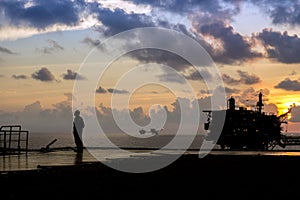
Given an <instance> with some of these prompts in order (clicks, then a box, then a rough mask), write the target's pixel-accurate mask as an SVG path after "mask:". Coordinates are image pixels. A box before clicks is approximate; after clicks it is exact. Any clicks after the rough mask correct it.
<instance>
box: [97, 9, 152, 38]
mask: <svg viewBox="0 0 300 200" xmlns="http://www.w3.org/2000/svg"><path fill="white" fill-rule="evenodd" d="M93 11H94V12H95V13H96V14H97V15H98V19H99V21H101V22H102V24H103V25H104V26H105V28H104V29H103V33H104V35H106V36H111V35H115V34H117V33H120V32H123V31H126V30H130V29H133V28H140V27H150V26H154V23H153V22H152V18H151V17H150V16H147V15H145V14H135V13H130V14H128V13H126V12H125V11H124V10H122V9H119V8H116V9H115V10H110V9H108V8H97V9H94V10H93Z"/></svg>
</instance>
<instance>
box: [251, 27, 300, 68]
mask: <svg viewBox="0 0 300 200" xmlns="http://www.w3.org/2000/svg"><path fill="white" fill-rule="evenodd" d="M256 37H257V38H258V39H260V40H261V41H262V42H263V44H264V46H265V48H266V51H267V53H268V57H269V58H272V59H275V60H278V61H280V62H283V63H299V62H300V38H299V37H298V36H297V35H294V36H289V35H288V33H287V32H283V33H281V32H278V31H273V30H272V29H264V30H263V31H262V32H260V33H258V34H257V36H256Z"/></svg>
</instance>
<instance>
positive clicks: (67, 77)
mask: <svg viewBox="0 0 300 200" xmlns="http://www.w3.org/2000/svg"><path fill="white" fill-rule="evenodd" d="M62 77H63V79H64V80H75V79H77V80H85V79H86V78H85V77H84V76H82V75H80V74H78V73H77V72H74V71H72V70H71V69H68V70H67V73H64V74H62Z"/></svg>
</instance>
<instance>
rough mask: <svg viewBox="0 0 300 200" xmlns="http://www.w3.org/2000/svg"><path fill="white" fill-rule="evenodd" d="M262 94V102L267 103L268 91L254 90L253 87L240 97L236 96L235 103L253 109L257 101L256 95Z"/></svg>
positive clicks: (243, 92)
mask: <svg viewBox="0 0 300 200" xmlns="http://www.w3.org/2000/svg"><path fill="white" fill-rule="evenodd" d="M260 92H261V93H262V94H263V101H268V95H269V94H270V91H269V89H267V88H265V89H261V90H255V89H254V88H253V87H250V88H248V89H246V90H244V91H242V93H241V94H240V96H236V102H237V103H238V104H241V105H245V106H249V107H254V106H256V103H257V101H258V94H259V93H260Z"/></svg>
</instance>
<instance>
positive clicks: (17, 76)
mask: <svg viewBox="0 0 300 200" xmlns="http://www.w3.org/2000/svg"><path fill="white" fill-rule="evenodd" d="M11 77H12V78H14V79H17V80H18V79H27V76H26V75H24V74H21V75H15V74H13V75H12V76H11Z"/></svg>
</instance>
